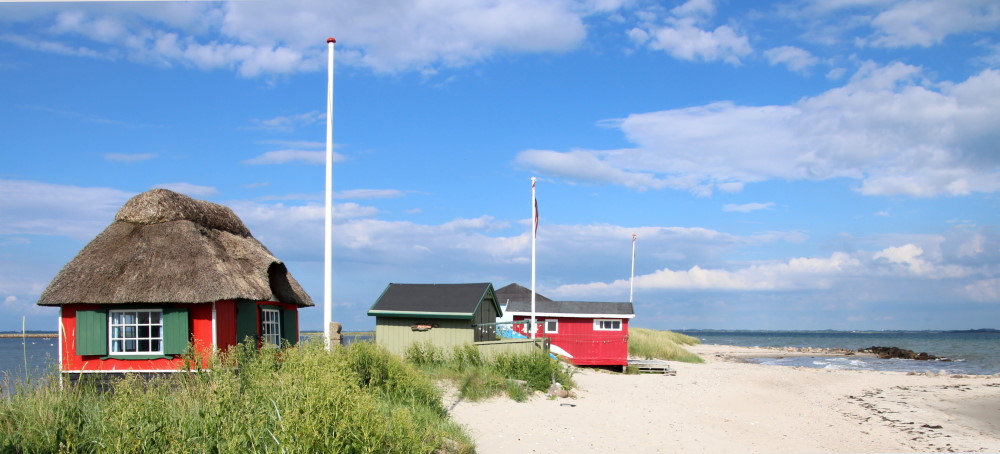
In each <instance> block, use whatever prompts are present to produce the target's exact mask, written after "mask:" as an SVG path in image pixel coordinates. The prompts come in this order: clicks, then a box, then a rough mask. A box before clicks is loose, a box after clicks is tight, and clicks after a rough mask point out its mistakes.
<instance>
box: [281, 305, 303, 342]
mask: <svg viewBox="0 0 1000 454" xmlns="http://www.w3.org/2000/svg"><path fill="white" fill-rule="evenodd" d="M280 313H281V338H282V339H285V340H287V341H288V344H289V345H295V344H297V343H298V342H299V336H298V334H299V321H298V318H299V317H298V316H299V312H298V311H296V310H294V309H282V310H281V312H280Z"/></svg>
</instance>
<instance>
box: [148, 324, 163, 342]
mask: <svg viewBox="0 0 1000 454" xmlns="http://www.w3.org/2000/svg"><path fill="white" fill-rule="evenodd" d="M160 329H161V328H160V327H159V326H154V327H152V328H150V330H149V337H154V338H157V339H159V338H161V337H163V336H162V335H160Z"/></svg>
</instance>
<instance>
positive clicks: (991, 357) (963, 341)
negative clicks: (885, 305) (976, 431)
mask: <svg viewBox="0 0 1000 454" xmlns="http://www.w3.org/2000/svg"><path fill="white" fill-rule="evenodd" d="M675 331H677V332H680V333H684V334H687V335H689V336H694V337H696V338H698V339H699V340H701V342H702V343H703V344H718V345H737V346H742V347H778V348H782V347H796V348H803V347H811V348H842V349H845V350H858V349H860V348H868V347H873V346H879V347H899V348H904V349H907V350H913V351H914V352H917V353H920V352H926V353H928V354H930V355H933V356H937V357H940V358H947V359H948V360H937V361H917V360H904V359H879V358H874V357H868V356H785V357H781V356H777V357H774V356H773V355H772V357H762V358H748V359H747V360H748V361H750V362H754V363H758V364H766V365H772V366H791V367H812V368H819V369H852V370H877V371H896V372H920V373H922V372H928V371H930V372H935V373H940V372H941V371H945V372H946V373H949V374H967V375H992V374H996V373H1000V331H997V330H972V331H716V330H675Z"/></svg>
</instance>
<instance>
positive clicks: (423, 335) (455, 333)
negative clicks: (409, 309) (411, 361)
mask: <svg viewBox="0 0 1000 454" xmlns="http://www.w3.org/2000/svg"><path fill="white" fill-rule="evenodd" d="M415 324H421V325H424V324H426V325H437V326H436V327H434V328H431V329H429V330H427V331H413V330H412V329H411V328H410V327H411V326H413V325H415ZM474 333H475V331H473V328H472V322H471V321H470V320H455V319H431V318H406V317H402V318H400V317H375V343H377V344H378V345H381V346H383V347H385V349H386V350H388V351H390V352H392V353H395V354H397V355H402V354H404V353H405V352H406V349H407V347H409V346H410V344H412V343H414V342H430V343H431V344H434V345H436V346H438V347H440V348H442V349H445V350H446V351H449V352H450V350H451V348H452V347H453V346H456V345H463V344H470V343H472V342H473V341H474V340H475V338H474Z"/></svg>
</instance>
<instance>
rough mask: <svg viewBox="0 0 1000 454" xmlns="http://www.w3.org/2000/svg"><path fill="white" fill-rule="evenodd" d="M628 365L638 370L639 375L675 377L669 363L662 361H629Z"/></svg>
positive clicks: (675, 372) (674, 371) (675, 373)
mask: <svg viewBox="0 0 1000 454" xmlns="http://www.w3.org/2000/svg"><path fill="white" fill-rule="evenodd" d="M628 365H629V366H632V367H635V368H636V369H639V373H641V374H663V375H677V371H676V370H674V369H673V368H671V367H670V363H668V362H666V361H664V360H662V359H630V360H628Z"/></svg>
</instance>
